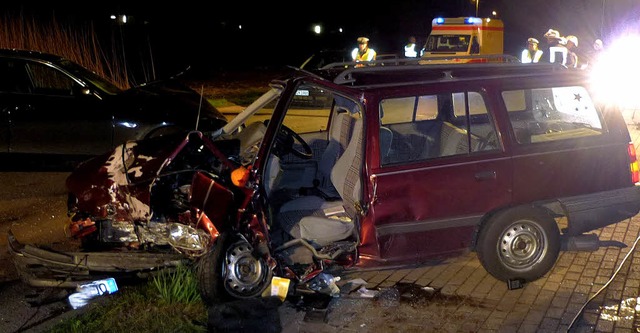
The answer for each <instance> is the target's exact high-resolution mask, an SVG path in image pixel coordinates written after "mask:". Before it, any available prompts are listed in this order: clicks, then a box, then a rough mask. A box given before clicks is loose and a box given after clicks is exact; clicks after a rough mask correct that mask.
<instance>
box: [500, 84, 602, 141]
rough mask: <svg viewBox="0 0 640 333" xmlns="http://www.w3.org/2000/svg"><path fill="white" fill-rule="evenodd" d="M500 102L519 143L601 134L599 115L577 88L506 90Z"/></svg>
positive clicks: (583, 92)
mask: <svg viewBox="0 0 640 333" xmlns="http://www.w3.org/2000/svg"><path fill="white" fill-rule="evenodd" d="M502 99H503V101H504V104H505V106H506V108H507V111H509V119H510V121H511V126H512V128H513V131H514V135H515V137H516V140H517V141H518V143H520V144H530V143H537V142H548V141H558V140H569V139H575V138H582V137H589V136H597V135H602V133H603V127H602V121H601V116H600V112H599V111H598V108H597V107H596V106H595V105H594V103H593V100H592V99H591V96H590V95H589V92H588V91H587V90H586V89H585V88H584V87H581V86H568V87H550V88H537V89H522V90H508V91H503V92H502Z"/></svg>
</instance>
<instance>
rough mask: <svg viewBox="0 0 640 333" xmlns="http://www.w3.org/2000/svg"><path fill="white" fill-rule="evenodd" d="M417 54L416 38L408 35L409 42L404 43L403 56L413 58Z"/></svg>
mask: <svg viewBox="0 0 640 333" xmlns="http://www.w3.org/2000/svg"><path fill="white" fill-rule="evenodd" d="M417 56H418V51H416V38H415V37H413V36H411V37H409V42H407V44H405V45H404V57H405V58H415V57H417Z"/></svg>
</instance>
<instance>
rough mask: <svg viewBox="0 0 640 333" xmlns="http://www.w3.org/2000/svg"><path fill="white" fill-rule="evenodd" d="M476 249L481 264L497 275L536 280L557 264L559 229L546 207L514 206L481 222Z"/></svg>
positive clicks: (507, 278) (498, 277) (507, 277)
mask: <svg viewBox="0 0 640 333" xmlns="http://www.w3.org/2000/svg"><path fill="white" fill-rule="evenodd" d="M476 251H477V254H478V258H479V259H480V263H481V264H482V266H484V268H485V269H486V270H487V271H488V272H489V273H490V274H491V275H493V276H494V277H495V278H496V279H498V280H501V281H508V280H514V279H522V280H524V281H534V280H536V279H538V278H540V277H541V276H543V275H544V274H546V273H547V272H549V271H550V270H551V268H553V266H554V265H555V262H556V260H557V259H558V254H559V253H560V231H559V229H558V225H557V224H556V221H555V220H554V219H553V218H552V217H551V216H550V215H549V214H547V213H546V212H545V211H543V210H540V209H536V208H532V207H519V208H513V209H509V210H506V211H503V212H500V213H498V214H496V215H495V216H493V217H492V218H491V219H490V220H488V221H487V222H486V223H484V224H483V225H482V227H481V229H480V232H479V234H478V240H477V245H476Z"/></svg>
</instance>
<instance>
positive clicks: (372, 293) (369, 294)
mask: <svg viewBox="0 0 640 333" xmlns="http://www.w3.org/2000/svg"><path fill="white" fill-rule="evenodd" d="M358 295H359V296H360V297H362V298H374V297H376V296H378V291H377V290H372V289H367V288H365V287H364V286H362V287H360V289H358Z"/></svg>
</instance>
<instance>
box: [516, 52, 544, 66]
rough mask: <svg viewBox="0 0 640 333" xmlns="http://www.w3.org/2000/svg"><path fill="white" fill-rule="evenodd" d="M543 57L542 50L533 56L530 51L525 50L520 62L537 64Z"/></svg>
mask: <svg viewBox="0 0 640 333" xmlns="http://www.w3.org/2000/svg"><path fill="white" fill-rule="evenodd" d="M541 57H542V50H536V52H535V53H534V54H533V56H532V55H531V52H529V49H524V50H522V56H521V57H520V61H521V62H522V63H523V64H530V63H532V62H533V63H536V62H538V61H540V58H541Z"/></svg>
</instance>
